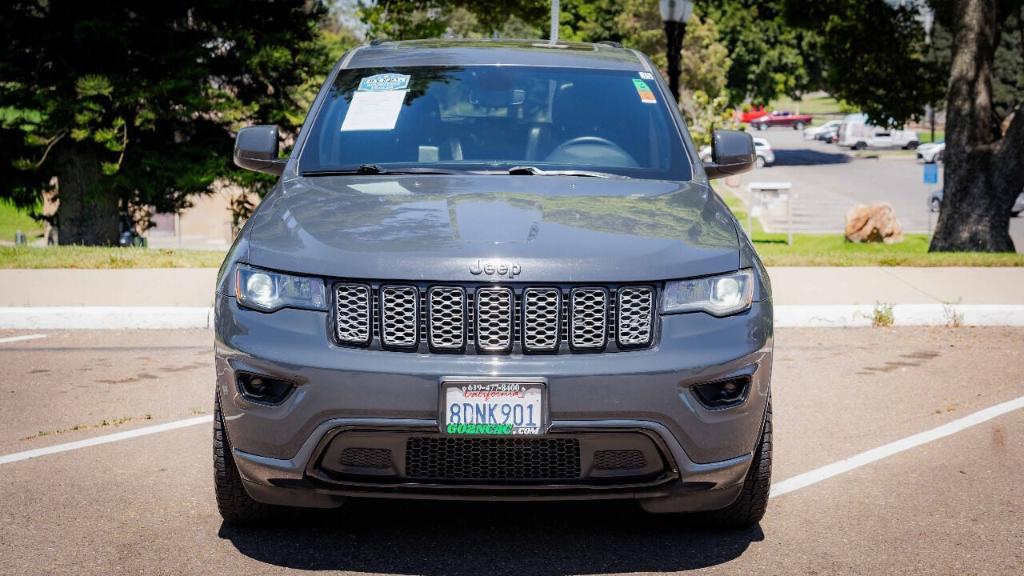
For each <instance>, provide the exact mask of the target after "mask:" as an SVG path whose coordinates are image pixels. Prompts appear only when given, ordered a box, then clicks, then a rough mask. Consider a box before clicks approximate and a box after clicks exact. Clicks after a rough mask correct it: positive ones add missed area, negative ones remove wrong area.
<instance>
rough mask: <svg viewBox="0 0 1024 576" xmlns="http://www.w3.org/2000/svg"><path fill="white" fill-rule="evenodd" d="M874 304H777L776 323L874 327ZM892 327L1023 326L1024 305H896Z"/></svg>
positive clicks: (811, 326)
mask: <svg viewBox="0 0 1024 576" xmlns="http://www.w3.org/2000/svg"><path fill="white" fill-rule="evenodd" d="M874 312H875V306H872V305H866V304H835V305H818V306H794V305H777V306H775V326H777V327H783V328H796V327H806V328H820V327H829V326H836V327H851V326H871V325H872V318H873V317H874ZM892 320H893V322H892V325H893V326H949V325H959V326H1024V304H894V305H893V306H892Z"/></svg>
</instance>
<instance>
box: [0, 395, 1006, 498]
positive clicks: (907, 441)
mask: <svg viewBox="0 0 1024 576" xmlns="http://www.w3.org/2000/svg"><path fill="white" fill-rule="evenodd" d="M1021 408H1024V396H1021V397H1019V398H1016V399H1014V400H1010V401H1007V402H1003V403H1002V404H996V405H995V406H990V407H988V408H985V409H983V410H979V411H978V412H975V413H973V414H970V415H968V416H965V417H963V418H959V419H957V420H954V421H952V422H949V423H946V424H943V425H942V426H939V427H938V428H933V429H931V430H927V431H925V432H921V433H918V434H914V435H913V436H908V437H907V438H903V439H901V440H896V441H895V442H890V443H889V444H885V445H884V446H879V447H878V448H874V449H871V450H868V451H866V452H861V453H860V454H857V455H855V456H852V457H850V458H846V459H845V460H840V461H838V462H834V463H832V464H828V465H826V466H822V467H820V468H816V469H814V470H811V471H809V472H804V473H803V474H798V475H796V476H793V477H792V478H787V479H786V480H782V481H781V482H776V483H775V484H772V487H771V495H770V496H769V497H770V498H775V497H778V496H782V495H783V494H788V493H790V492H795V491H797V490H800V489H802V488H806V487H808V486H812V485H814V484H817V483H819V482H824V481H825V480H828V479H829V478H832V477H834V476H838V475H840V474H844V473H846V472H849V471H851V470H855V469H857V468H860V467H862V466H867V465H868V464H871V463H873V462H877V461H879V460H882V459H885V458H888V457H889V456H893V455H895V454H899V453H900V452H905V451H907V450H910V449H911V448H916V447H918V446H921V445H924V444H928V443H929V442H934V441H935V440H939V439H942V438H945V437H947V436H952V435H953V434H956V433H957V432H962V431H964V430H966V429H968V428H971V427H973V426H977V425H978V424H982V423H984V422H988V421H989V420H992V419H993V418H997V417H999V416H1002V415H1003V414H1007V413H1009V412H1013V411H1014V410H1019V409H1021ZM211 422H213V416H211V415H207V416H197V417H195V418H186V419H184V420H176V421H174V422H166V423H164V424H156V425H154V426H146V427H145V428H137V429H135V430H126V431H124V432H115V433H113V434H107V435H104V436H97V437H95V438H89V439H87V440H79V441H77V442H68V443H66V444H56V445H54V446H47V447H46V448H38V449H35V450H27V451H25V452H15V453H14V454H8V455H6V456H0V465H2V464H10V463H12V462H20V461H22V460H29V459H31V458H38V457H40V456H49V455H51V454H59V453H61V452H69V451H71V450H78V449H79V448H87V447H89V446H99V445H101V444H109V443H111V442H120V441H121V440H129V439H131V438H138V437H140V436H148V435H150V434H159V433H160V432H168V431H171V430H177V429H180V428H187V427H189V426H197V425H199V424H209V423H211Z"/></svg>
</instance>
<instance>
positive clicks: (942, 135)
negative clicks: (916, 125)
mask: <svg viewBox="0 0 1024 576" xmlns="http://www.w3.org/2000/svg"><path fill="white" fill-rule="evenodd" d="M917 133H918V134H919V135H920V136H921V144H926V143H928V142H933V140H932V131H931V130H930V129H928V128H923V129H921V130H918V131H917ZM945 139H946V132H945V131H943V130H936V131H935V140H934V142H939V141H942V140H945Z"/></svg>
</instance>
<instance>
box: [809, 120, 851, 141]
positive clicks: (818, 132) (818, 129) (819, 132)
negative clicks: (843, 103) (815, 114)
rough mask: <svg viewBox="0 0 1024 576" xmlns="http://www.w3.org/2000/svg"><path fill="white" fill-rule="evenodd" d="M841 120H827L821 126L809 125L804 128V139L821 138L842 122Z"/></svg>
mask: <svg viewBox="0 0 1024 576" xmlns="http://www.w3.org/2000/svg"><path fill="white" fill-rule="evenodd" d="M842 123H843V121H842V120H829V121H828V122H825V123H824V124H822V125H821V126H811V127H810V128H804V140H822V139H823V138H821V136H823V135H825V134H827V133H828V132H830V131H832V130H835V129H836V128H838V127H839V125H840V124H842Z"/></svg>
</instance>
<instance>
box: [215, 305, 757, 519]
mask: <svg viewBox="0 0 1024 576" xmlns="http://www.w3.org/2000/svg"><path fill="white" fill-rule="evenodd" d="M216 311H217V314H216V336H217V339H216V355H217V374H218V394H219V396H220V399H221V408H222V411H223V415H224V419H225V426H226V429H227V434H228V438H229V440H230V442H231V444H232V447H233V453H234V456H235V461H236V464H237V465H238V469H239V471H240V473H241V475H242V478H243V480H244V481H245V484H246V487H247V489H248V490H249V492H250V494H251V495H252V496H253V497H254V498H256V499H257V500H261V501H264V502H268V503H274V504H286V505H300V506H335V505H338V504H340V503H341V501H343V500H344V498H345V497H347V496H382V497H411V498H416V497H427V498H459V499H467V498H468V499H472V498H484V499H495V498H504V499H524V498H527V499H537V498H540V499H578V498H646V499H652V498H653V499H657V500H659V501H669V500H671V501H672V502H673V503H674V504H673V507H672V509H673V510H682V509H695V510H696V509H711V508H718V507H722V506H726V505H728V504H729V503H730V502H731V501H732V499H734V498H735V496H736V494H737V493H738V490H739V487H740V486H741V484H742V481H743V478H744V475H745V474H746V471H747V468H748V467H749V463H750V460H751V453H752V451H753V448H754V446H755V443H756V441H757V439H758V437H759V434H760V430H761V426H762V423H763V418H764V412H765V406H766V403H767V399H768V393H769V380H770V374H771V362H772V317H771V305H770V303H769V302H755V303H754V306H753V307H752V308H751V310H750V311H748V312H746V313H744V314H741V315H737V316H732V317H728V318H713V317H711V316H709V315H706V314H702V313H696V314H684V315H672V316H665V317H663V318H662V321H661V336H660V339H659V341H658V343H657V344H656V346H654V347H653V348H651V349H647V350H639V351H631V352H620V353H608V354H596V355H572V354H565V355H557V356H521V355H512V356H460V355H434V354H417V353H401V352H387V351H374V350H361V349H349V348H343V347H338V346H335V345H334V344H332V343H331V342H330V339H329V338H328V334H327V328H326V326H327V322H326V316H325V314H324V313H318V312H308V311H299V310H281V311H278V312H276V313H274V314H262V313H258V312H253V311H250V310H247V309H242V308H239V307H238V305H237V303H236V302H235V300H234V299H233V298H231V297H227V296H218V297H217V303H216ZM237 371H245V372H250V373H258V374H265V375H267V376H272V377H278V378H282V379H286V380H289V381H291V382H294V383H296V388H295V390H294V391H293V392H292V393H291V394H290V395H289V396H288V397H287V398H286V399H285V400H284V402H283V403H282V404H280V405H278V406H265V405H261V404H256V403H252V402H249V401H247V400H246V399H245V398H244V397H242V396H241V394H239V391H238V389H237V386H236V384H235V373H236V372H237ZM446 376H468V377H483V376H488V377H494V376H498V377H502V376H504V377H509V378H516V377H518V378H524V377H542V378H545V379H546V380H547V386H548V405H549V407H550V417H551V427H550V429H549V431H548V435H549V436H551V437H557V436H559V435H565V436H572V435H574V434H579V433H582V432H584V431H586V432H594V431H597V432H601V431H606V432H608V433H621V432H627V431H631V432H637V433H642V434H645V435H648V436H650V437H651V438H653V439H655V440H656V441H657V444H658V447H659V450H660V451H661V452H662V456H663V457H664V460H665V470H664V473H663V474H661V475H659V476H657V477H654V478H648V479H645V481H644V482H642V483H629V484H609V485H606V486H598V485H579V484H575V485H573V484H565V485H558V484H551V485H545V486H538V485H529V486H518V487H516V486H509V487H498V486H495V485H493V484H491V485H487V486H473V485H458V486H451V485H437V484H427V483H422V482H403V481H400V480H396V481H394V482H385V483H370V484H368V485H364V484H361V483H354V482H348V483H338V482H333V483H332V482H327V481H325V479H324V478H323V477H322V476H321V475H318V474H317V469H316V468H315V466H316V465H317V464H316V463H317V460H318V458H319V457H320V455H321V454H322V453H323V451H324V450H325V449H326V446H327V444H328V442H327V440H328V439H330V438H331V437H333V436H334V435H337V434H339V433H340V432H343V431H346V430H360V431H364V432H365V431H371V432H374V431H376V432H379V433H381V434H387V433H394V432H400V431H415V432H416V433H418V434H426V435H431V434H438V425H437V409H438V408H437V407H438V392H439V390H440V380H441V378H443V377H446ZM735 376H749V377H750V379H751V384H750V389H749V392H748V393H747V397H746V399H745V401H744V402H743V403H742V404H740V405H738V406H735V407H731V408H728V409H725V410H711V409H708V408H706V407H704V406H703V405H702V404H701V403H700V402H699V400H698V399H697V397H696V396H695V395H694V393H693V392H692V390H691V389H690V387H691V386H692V385H693V384H698V383H703V382H708V381H713V380H719V379H723V378H729V377H735ZM667 497H671V498H667ZM652 501H654V500H652Z"/></svg>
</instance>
